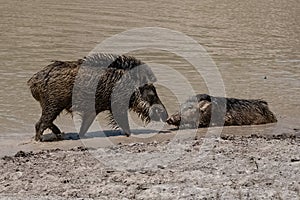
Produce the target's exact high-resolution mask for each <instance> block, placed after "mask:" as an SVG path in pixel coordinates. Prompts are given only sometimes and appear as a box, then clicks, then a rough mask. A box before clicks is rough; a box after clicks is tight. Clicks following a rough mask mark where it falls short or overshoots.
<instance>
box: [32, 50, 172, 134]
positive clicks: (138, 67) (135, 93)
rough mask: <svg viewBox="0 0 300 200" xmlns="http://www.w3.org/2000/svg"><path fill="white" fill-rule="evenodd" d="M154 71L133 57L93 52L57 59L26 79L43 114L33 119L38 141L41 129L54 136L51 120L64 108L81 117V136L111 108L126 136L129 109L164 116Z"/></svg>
mask: <svg viewBox="0 0 300 200" xmlns="http://www.w3.org/2000/svg"><path fill="white" fill-rule="evenodd" d="M155 81H156V77H155V75H154V74H153V72H152V70H151V69H150V68H149V67H148V66H147V65H146V64H144V63H142V62H141V61H140V60H138V59H135V58H134V57H130V56H124V55H120V56H119V55H114V54H93V55H91V56H88V57H86V58H84V59H79V60H77V61H55V62H53V63H52V64H50V65H48V66H46V67H45V68H44V69H42V70H41V71H39V72H37V73H36V74H34V75H33V76H32V78H30V79H29V80H28V85H29V86H30V89H31V93H32V96H33V97H34V98H35V99H36V100H37V101H38V102H39V103H40V105H41V108H42V115H41V117H40V120H39V121H38V122H37V123H36V125H35V129H36V135H35V139H36V140H41V136H42V134H43V132H44V130H45V129H48V128H49V129H51V130H52V132H53V133H54V134H56V135H57V137H60V136H61V131H60V129H59V128H58V127H57V126H56V125H55V124H54V123H53V121H54V120H55V119H56V117H57V116H58V115H59V114H60V113H61V112H62V111H63V110H66V111H68V112H70V113H77V114H79V115H78V116H80V121H81V126H80V130H79V135H80V136H81V137H82V136H84V134H85V133H86V132H87V130H88V128H89V127H90V125H91V124H92V122H93V121H94V119H95V117H96V116H97V115H98V114H99V113H100V112H103V111H109V113H110V114H109V115H110V116H109V118H110V119H111V124H112V125H114V126H116V127H120V128H122V129H123V131H124V133H125V134H126V135H127V136H129V135H130V128H129V123H128V109H129V110H132V111H134V112H136V113H137V114H138V115H139V117H140V118H141V119H142V120H143V121H145V122H149V121H150V120H156V121H158V120H161V121H165V120H166V119H167V117H168V113H167V111H166V109H165V106H164V105H163V104H162V102H161V101H160V99H159V97H158V95H157V92H156V88H155V86H154V85H153V82H155Z"/></svg>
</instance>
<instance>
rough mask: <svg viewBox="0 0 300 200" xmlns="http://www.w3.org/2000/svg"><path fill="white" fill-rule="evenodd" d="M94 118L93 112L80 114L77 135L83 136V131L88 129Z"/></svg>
mask: <svg viewBox="0 0 300 200" xmlns="http://www.w3.org/2000/svg"><path fill="white" fill-rule="evenodd" d="M95 118H96V115H95V114H84V115H83V116H82V122H81V126H80V131H79V137H83V136H84V135H85V133H86V132H87V131H88V129H89V128H90V126H91V124H92V123H93V121H94V119H95Z"/></svg>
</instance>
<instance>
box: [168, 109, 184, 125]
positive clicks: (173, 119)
mask: <svg viewBox="0 0 300 200" xmlns="http://www.w3.org/2000/svg"><path fill="white" fill-rule="evenodd" d="M180 121H181V117H180V114H179V112H176V113H174V114H173V115H171V116H170V117H169V118H168V119H167V121H166V122H167V123H168V124H169V125H174V126H179V125H180Z"/></svg>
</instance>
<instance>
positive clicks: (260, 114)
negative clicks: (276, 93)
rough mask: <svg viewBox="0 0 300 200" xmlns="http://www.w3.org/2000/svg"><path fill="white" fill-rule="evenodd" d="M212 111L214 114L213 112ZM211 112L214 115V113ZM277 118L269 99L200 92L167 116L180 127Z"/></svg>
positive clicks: (238, 123) (266, 120) (255, 122)
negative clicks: (214, 95) (225, 96)
mask: <svg viewBox="0 0 300 200" xmlns="http://www.w3.org/2000/svg"><path fill="white" fill-rule="evenodd" d="M212 113H213V114H212ZM212 115H214V116H213V117H212ZM273 122H277V119H276V117H275V115H274V114H273V113H272V112H271V111H270V110H269V108H268V104H267V102H265V101H263V100H259V99H249V100H246V99H235V98H224V97H213V96H210V95H207V94H198V95H196V96H193V97H191V98H189V99H188V100H187V101H186V102H185V103H183V104H182V105H181V108H180V111H178V112H176V113H174V114H173V115H171V116H170V117H169V118H168V119H167V123H168V124H170V125H174V126H177V127H178V128H179V126H180V127H182V128H197V127H208V126H223V125H224V126H234V125H236V126H239V125H257V124H266V123H273Z"/></svg>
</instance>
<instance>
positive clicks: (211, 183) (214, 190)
mask: <svg viewBox="0 0 300 200" xmlns="http://www.w3.org/2000/svg"><path fill="white" fill-rule="evenodd" d="M299 152H300V139H299V137H298V136H297V135H290V134H289V135H287V134H280V135H276V136H260V135H255V134H252V135H249V136H237V135H235V136H234V135H221V137H209V138H200V137H193V138H192V137H189V138H181V139H174V140H165V141H162V142H156V141H152V142H148V143H141V142H133V143H129V144H119V145H114V146H110V147H105V148H96V149H95V148H86V147H77V148H72V149H69V150H60V149H52V150H42V151H38V152H23V151H20V152H18V153H17V154H15V155H14V156H5V157H2V159H1V160H0V174H1V175H0V183H1V184H0V194H1V195H0V197H1V199H26V198H27V199H66V198H75V199H76V198H84V199H89V198H90V199H95V198H96V199H97V198H101V199H120V198H123V199H247V198H251V199H299V195H300V178H299V177H300V156H299Z"/></svg>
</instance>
